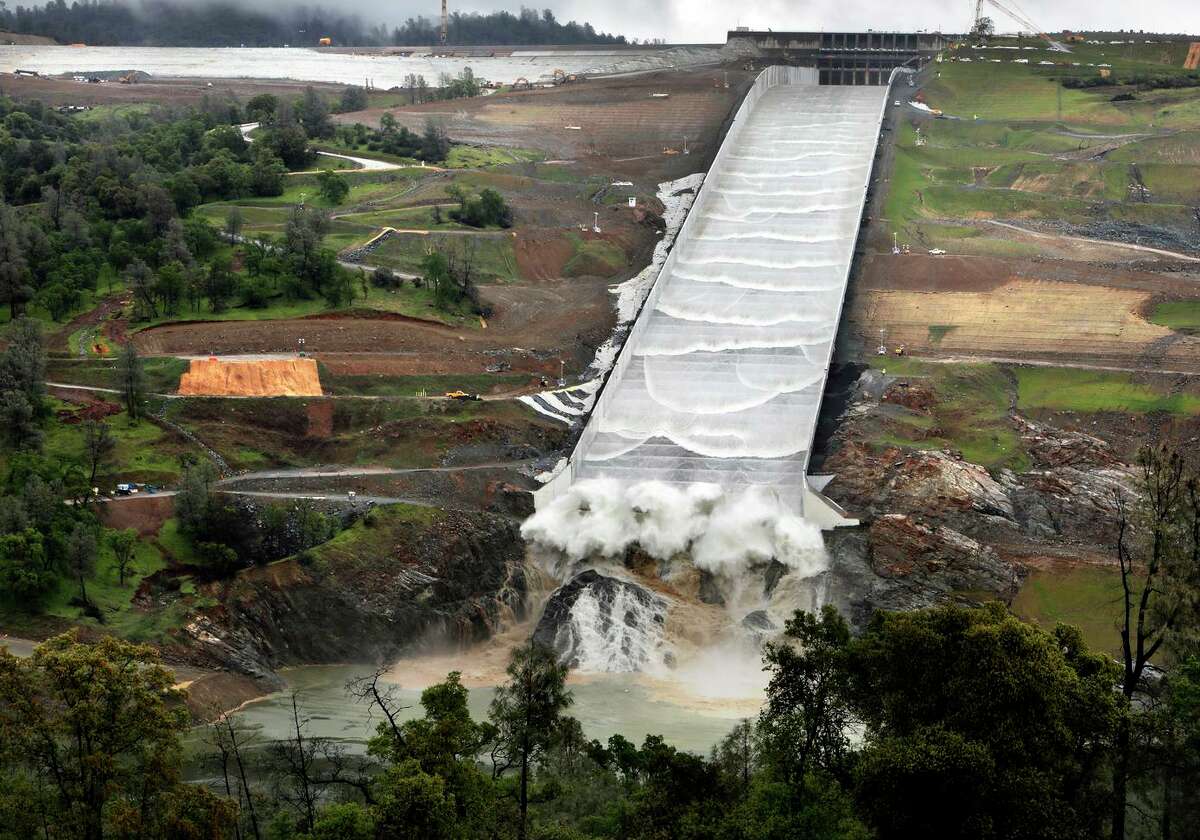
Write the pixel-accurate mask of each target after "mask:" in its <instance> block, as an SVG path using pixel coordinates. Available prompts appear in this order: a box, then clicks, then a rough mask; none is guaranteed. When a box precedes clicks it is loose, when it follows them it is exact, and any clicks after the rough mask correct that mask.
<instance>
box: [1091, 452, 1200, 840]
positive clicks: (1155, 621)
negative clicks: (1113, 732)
mask: <svg viewBox="0 0 1200 840" xmlns="http://www.w3.org/2000/svg"><path fill="white" fill-rule="evenodd" d="M1137 489H1138V501H1137V503H1136V505H1135V506H1134V508H1133V509H1132V510H1131V509H1130V508H1129V505H1128V504H1127V502H1126V500H1125V497H1124V496H1123V495H1121V494H1119V493H1118V494H1117V495H1116V496H1115V499H1116V503H1117V561H1118V563H1119V564H1120V568H1121V588H1122V618H1121V623H1120V625H1119V626H1118V632H1119V634H1120V638H1121V660H1122V665H1123V669H1122V677H1121V696H1122V697H1123V698H1124V703H1123V706H1122V710H1121V712H1122V713H1121V717H1120V721H1119V725H1118V729H1117V737H1116V755H1115V756H1114V759H1113V781H1112V809H1113V810H1112V837H1113V840H1123V838H1124V837H1125V817H1126V811H1127V808H1128V798H1129V796H1128V785H1129V778H1130V773H1131V766H1130V763H1131V751H1132V743H1133V727H1134V716H1135V714H1136V710H1135V703H1134V697H1135V695H1136V694H1138V693H1139V692H1143V691H1145V690H1146V688H1147V686H1146V668H1147V666H1148V665H1149V664H1150V661H1151V660H1152V659H1153V658H1154V656H1155V655H1156V654H1157V653H1158V652H1159V650H1160V649H1161V648H1162V646H1163V644H1164V643H1166V642H1167V641H1168V639H1170V638H1171V637H1172V636H1173V635H1175V634H1180V633H1184V632H1185V631H1190V632H1192V633H1195V632H1196V631H1197V630H1198V629H1200V475H1197V473H1196V472H1195V471H1194V470H1193V469H1192V468H1190V467H1189V465H1188V464H1187V463H1186V462H1185V461H1184V459H1183V457H1182V455H1181V454H1180V453H1179V452H1176V451H1174V450H1172V449H1170V448H1169V447H1166V446H1161V447H1146V448H1144V449H1142V450H1141V452H1140V453H1139V454H1138V487H1137Z"/></svg>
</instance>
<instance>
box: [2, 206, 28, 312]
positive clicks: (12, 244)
mask: <svg viewBox="0 0 1200 840" xmlns="http://www.w3.org/2000/svg"><path fill="white" fill-rule="evenodd" d="M28 252H29V242H28V233H27V229H26V225H25V223H24V222H23V221H22V219H21V217H20V216H19V215H18V214H17V211H16V210H14V209H13V208H12V207H10V206H8V205H7V204H4V203H3V202H2V201H0V304H8V311H9V316H10V317H11V318H12V319H13V320H16V318H17V316H18V315H20V314H21V312H22V311H23V310H24V306H25V304H26V303H27V302H28V301H29V300H30V298H32V297H33V292H34V290H33V286H32V285H30V282H29V281H30V276H29V262H28V257H27V255H28Z"/></svg>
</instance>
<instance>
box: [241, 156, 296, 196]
mask: <svg viewBox="0 0 1200 840" xmlns="http://www.w3.org/2000/svg"><path fill="white" fill-rule="evenodd" d="M286 176H287V167H286V166H284V164H283V161H282V160H280V159H279V157H278V156H277V155H276V154H275V153H274V152H273V151H271V149H270V148H269V147H268V146H266V145H262V144H259V145H257V146H255V149H254V160H253V161H252V162H251V164H250V181H249V183H248V185H247V186H248V187H249V188H250V192H251V193H253V194H254V195H261V196H272V195H283V188H284V181H285V179H286Z"/></svg>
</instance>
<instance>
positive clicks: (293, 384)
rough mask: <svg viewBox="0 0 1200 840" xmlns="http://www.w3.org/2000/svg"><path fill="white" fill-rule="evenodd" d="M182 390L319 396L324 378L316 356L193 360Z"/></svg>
mask: <svg viewBox="0 0 1200 840" xmlns="http://www.w3.org/2000/svg"><path fill="white" fill-rule="evenodd" d="M179 393H180V394H181V395H183V396H189V397H319V396H321V380H320V377H319V376H318V375H317V363H316V361H315V360H313V359H264V360H262V361H253V362H226V361H222V360H220V359H192V363H191V366H190V367H189V369H188V371H187V373H185V374H184V375H183V376H182V377H181V378H180V380H179Z"/></svg>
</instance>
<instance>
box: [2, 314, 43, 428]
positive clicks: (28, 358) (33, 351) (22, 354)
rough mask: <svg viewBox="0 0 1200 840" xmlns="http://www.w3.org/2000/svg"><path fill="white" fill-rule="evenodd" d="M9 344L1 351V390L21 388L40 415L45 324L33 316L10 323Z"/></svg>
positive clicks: (36, 412) (41, 407)
mask: <svg viewBox="0 0 1200 840" xmlns="http://www.w3.org/2000/svg"><path fill="white" fill-rule="evenodd" d="M6 338H7V340H8V346H7V347H5V348H4V351H3V353H0V391H18V392H20V393H21V394H22V395H23V396H24V397H25V399H26V400H27V401H28V403H29V405H30V406H32V408H33V410H34V413H35V414H37V415H40V414H41V413H42V409H43V407H44V406H43V402H44V400H45V396H46V349H45V347H44V346H43V344H42V328H41V325H39V324H38V322H37V321H35V320H33V319H32V318H27V317H20V318H17V319H16V320H15V321H13V322H12V323H11V324H9V327H8V333H7V335H6Z"/></svg>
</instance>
